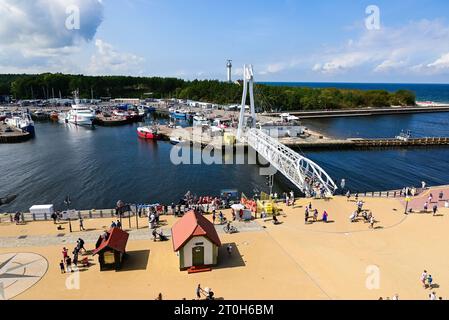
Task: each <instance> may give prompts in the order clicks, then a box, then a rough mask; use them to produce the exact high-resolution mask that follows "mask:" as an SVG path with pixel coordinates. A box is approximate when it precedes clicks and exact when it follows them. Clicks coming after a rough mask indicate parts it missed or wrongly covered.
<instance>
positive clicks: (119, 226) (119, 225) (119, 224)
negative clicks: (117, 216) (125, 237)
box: [116, 220, 122, 229]
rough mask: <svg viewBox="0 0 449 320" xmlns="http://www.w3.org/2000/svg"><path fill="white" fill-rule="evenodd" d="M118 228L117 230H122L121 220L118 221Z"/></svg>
mask: <svg viewBox="0 0 449 320" xmlns="http://www.w3.org/2000/svg"><path fill="white" fill-rule="evenodd" d="M116 226H117V228H119V229H121V228H122V223H121V222H120V220H117V222H116Z"/></svg>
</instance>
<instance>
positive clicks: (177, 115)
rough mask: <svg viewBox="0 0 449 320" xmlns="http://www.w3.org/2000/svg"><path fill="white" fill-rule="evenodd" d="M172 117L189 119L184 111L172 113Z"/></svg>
mask: <svg viewBox="0 0 449 320" xmlns="http://www.w3.org/2000/svg"><path fill="white" fill-rule="evenodd" d="M170 115H171V116H172V117H173V118H175V119H186V118H187V112H186V111H184V110H175V111H172V112H170Z"/></svg>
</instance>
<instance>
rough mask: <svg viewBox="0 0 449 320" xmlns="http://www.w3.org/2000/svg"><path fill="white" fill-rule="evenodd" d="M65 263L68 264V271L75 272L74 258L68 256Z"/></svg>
mask: <svg viewBox="0 0 449 320" xmlns="http://www.w3.org/2000/svg"><path fill="white" fill-rule="evenodd" d="M65 264H66V266H67V272H73V270H72V259H71V258H70V257H67V259H65Z"/></svg>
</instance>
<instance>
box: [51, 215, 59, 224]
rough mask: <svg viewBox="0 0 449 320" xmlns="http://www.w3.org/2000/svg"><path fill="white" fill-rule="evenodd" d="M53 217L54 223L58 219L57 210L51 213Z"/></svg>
mask: <svg viewBox="0 0 449 320" xmlns="http://www.w3.org/2000/svg"><path fill="white" fill-rule="evenodd" d="M51 218H52V219H53V224H56V221H57V220H58V215H57V214H56V212H53V213H52V214H51Z"/></svg>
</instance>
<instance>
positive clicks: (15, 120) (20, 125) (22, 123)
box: [5, 112, 34, 135]
mask: <svg viewBox="0 0 449 320" xmlns="http://www.w3.org/2000/svg"><path fill="white" fill-rule="evenodd" d="M5 123H6V124H7V125H8V126H10V127H12V128H17V129H20V130H22V131H24V132H29V133H30V134H31V135H34V121H33V120H32V119H31V116H30V114H29V113H27V112H23V113H21V114H20V115H13V116H12V117H11V118H7V119H6V120H5Z"/></svg>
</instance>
